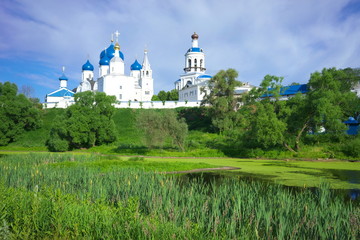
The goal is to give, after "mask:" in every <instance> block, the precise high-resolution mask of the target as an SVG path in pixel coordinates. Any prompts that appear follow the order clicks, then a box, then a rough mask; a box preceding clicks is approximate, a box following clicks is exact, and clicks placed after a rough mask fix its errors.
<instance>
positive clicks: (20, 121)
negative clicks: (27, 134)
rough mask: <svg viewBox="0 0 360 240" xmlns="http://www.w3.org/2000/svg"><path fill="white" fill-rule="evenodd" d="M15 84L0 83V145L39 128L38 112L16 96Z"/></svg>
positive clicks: (23, 99) (32, 105)
mask: <svg viewBox="0 0 360 240" xmlns="http://www.w3.org/2000/svg"><path fill="white" fill-rule="evenodd" d="M17 91H18V89H17V86H16V84H13V83H10V82H5V83H0V122H1V124H0V145H7V144H8V143H10V142H13V141H16V139H17V138H18V137H19V136H20V135H21V134H22V133H23V132H24V131H28V130H32V129H35V128H38V127H40V125H41V119H40V116H41V114H40V110H39V109H38V108H37V107H35V106H34V104H33V103H32V102H31V101H30V100H29V99H27V98H26V97H25V95H23V94H17Z"/></svg>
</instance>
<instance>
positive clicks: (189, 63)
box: [188, 59, 191, 68]
mask: <svg viewBox="0 0 360 240" xmlns="http://www.w3.org/2000/svg"><path fill="white" fill-rule="evenodd" d="M188 65H189V68H191V59H189V60H188Z"/></svg>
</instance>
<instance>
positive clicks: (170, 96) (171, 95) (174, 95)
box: [166, 89, 179, 101]
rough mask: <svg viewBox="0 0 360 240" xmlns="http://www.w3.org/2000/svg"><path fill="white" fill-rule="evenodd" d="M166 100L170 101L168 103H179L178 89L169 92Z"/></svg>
mask: <svg viewBox="0 0 360 240" xmlns="http://www.w3.org/2000/svg"><path fill="white" fill-rule="evenodd" d="M166 100H168V101H177V100H179V91H178V90H176V89H173V90H171V91H168V92H167V97H166Z"/></svg>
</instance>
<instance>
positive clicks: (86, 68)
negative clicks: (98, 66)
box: [82, 59, 94, 82]
mask: <svg viewBox="0 0 360 240" xmlns="http://www.w3.org/2000/svg"><path fill="white" fill-rule="evenodd" d="M93 78H94V66H93V65H92V64H91V63H90V61H89V59H88V60H87V61H86V63H85V64H84V65H83V66H82V81H83V82H84V81H85V80H92V79H93Z"/></svg>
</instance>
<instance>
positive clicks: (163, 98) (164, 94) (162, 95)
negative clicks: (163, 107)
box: [158, 90, 168, 102]
mask: <svg viewBox="0 0 360 240" xmlns="http://www.w3.org/2000/svg"><path fill="white" fill-rule="evenodd" d="M167 95H168V94H167V92H165V91H164V90H161V91H160V92H159V93H158V98H159V99H160V101H162V102H165V101H166V99H167Z"/></svg>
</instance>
